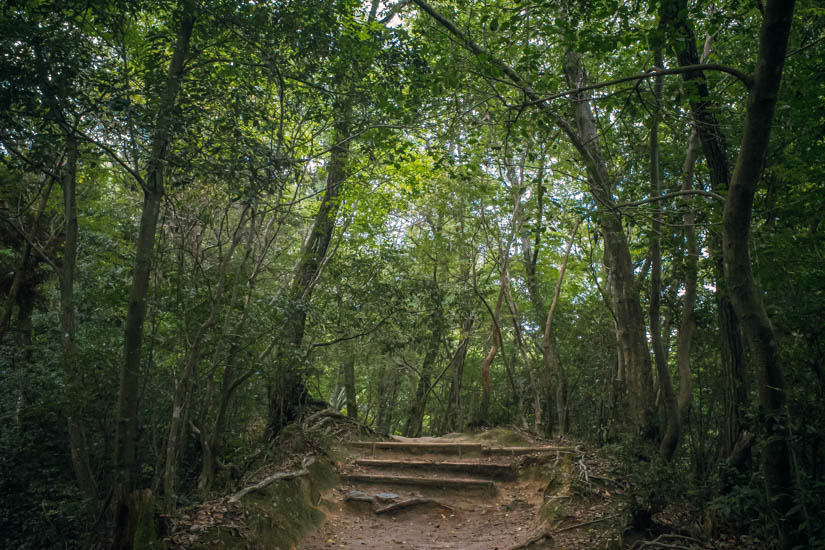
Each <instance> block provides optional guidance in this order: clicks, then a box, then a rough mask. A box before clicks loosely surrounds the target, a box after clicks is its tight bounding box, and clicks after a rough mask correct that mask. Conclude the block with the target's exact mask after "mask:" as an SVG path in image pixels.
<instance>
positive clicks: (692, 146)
mask: <svg viewBox="0 0 825 550" xmlns="http://www.w3.org/2000/svg"><path fill="white" fill-rule="evenodd" d="M698 153H699V134H698V132H697V130H696V126H695V125H694V126H693V129H692V131H691V133H690V139H689V141H688V150H687V153H686V154H685V162H684V165H683V167H682V190H683V191H686V190H688V189H691V188H693V174H694V167H695V165H696V157H697V155H698ZM691 204H692V201H690V200H688V203H687V205H688V206H687V209H686V210H685V213H684V215H683V216H682V220H683V224H684V231H685V252H684V260H685V294H684V296H683V298H682V300H683V302H682V318H681V321H680V323H679V336H678V339H677V344H676V347H677V350H676V365H677V368H678V371H679V395H678V398H677V406H678V408H679V421H680V422H681V423H682V424H684V423H685V422H686V421H687V418H688V414H690V406H691V401H692V399H693V375H692V374H691V371H690V350H691V347H692V343H693V331H694V329H695V327H696V316H695V313H694V307H695V306H696V288H697V281H698V274H699V247H698V245H697V242H696V214H695V213H694V211H693V208H692V206H691Z"/></svg>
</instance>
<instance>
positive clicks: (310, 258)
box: [267, 100, 352, 438]
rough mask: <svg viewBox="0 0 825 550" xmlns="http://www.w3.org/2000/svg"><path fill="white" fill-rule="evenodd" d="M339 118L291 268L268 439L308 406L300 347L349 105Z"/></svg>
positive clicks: (345, 149)
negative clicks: (322, 182)
mask: <svg viewBox="0 0 825 550" xmlns="http://www.w3.org/2000/svg"><path fill="white" fill-rule="evenodd" d="M337 110H338V111H341V115H340V119H339V120H338V122H337V123H336V124H335V131H334V132H333V135H332V139H333V141H334V143H335V145H333V146H332V148H331V149H330V156H329V161H328V162H327V181H326V188H325V189H324V196H323V198H322V199H321V204H320V206H319V207H318V212H317V213H316V215H315V221H314V222H313V225H312V229H311V230H310V232H309V235H308V236H307V239H306V240H305V241H304V245H303V247H302V248H301V255H300V259H299V260H298V264H297V265H296V266H295V271H294V278H293V280H292V285H291V288H290V289H289V296H288V298H287V299H288V304H287V312H286V315H285V318H284V329H283V333H282V335H281V340H282V342H281V344H280V345H279V346H278V349H277V351H276V358H275V380H274V381H271V382H270V384H269V388H268V389H269V423H268V426H267V435H268V436H269V437H270V438H271V437H274V436H276V435H277V434H278V433H279V432H280V431H281V430H282V429H283V428H284V427H285V426H286V425H287V424H289V423H290V422H292V421H293V420H295V419H296V418H297V417H298V415H299V414H300V412H301V410H302V409H303V407H304V406H305V405H306V404H307V403H308V402H309V391H308V390H307V387H306V383H305V382H304V377H303V372H302V365H301V363H302V362H303V352H302V350H301V345H302V343H303V341H304V330H305V329H306V317H307V314H306V308H307V305H308V303H309V300H310V298H311V297H312V292H313V290H314V287H315V283H316V282H317V281H318V278H319V277H320V275H321V270H322V268H323V264H324V258H325V257H326V254H327V249H328V248H329V244H330V242H331V241H332V235H333V232H334V230H335V223H336V221H337V219H338V210H339V203H340V194H341V189H342V186H343V184H344V181H345V179H346V162H347V156H348V154H349V147H350V141H349V139H348V137H349V124H350V120H349V119H350V117H351V111H352V106H351V104H350V103H349V101H348V100H347V101H346V102H345V103H344V105H343V106H341V107H339V109H337Z"/></svg>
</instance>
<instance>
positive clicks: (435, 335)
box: [404, 276, 443, 437]
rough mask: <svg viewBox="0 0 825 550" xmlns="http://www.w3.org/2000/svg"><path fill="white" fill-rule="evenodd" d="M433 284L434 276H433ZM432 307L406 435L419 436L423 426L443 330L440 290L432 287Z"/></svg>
mask: <svg viewBox="0 0 825 550" xmlns="http://www.w3.org/2000/svg"><path fill="white" fill-rule="evenodd" d="M433 279H434V281H433V283H434V284H437V283H436V281H435V276H434V277H433ZM433 302H434V303H433V307H435V312H434V313H433V315H432V318H431V319H430V326H431V327H432V332H431V333H430V339H429V342H428V343H427V351H426V353H425V354H424V361H423V363H422V364H421V370H420V374H419V377H418V384H417V386H416V390H415V395H414V396H413V401H412V405H411V407H410V414H409V417H408V418H407V425H406V428H405V429H404V435H406V436H407V437H421V433H422V430H423V428H424V413H425V411H426V409H427V397H428V396H429V394H430V382H431V380H430V373H431V371H432V367H433V364H434V363H435V360H436V359H437V358H438V350H439V348H440V347H441V334H442V331H443V317H442V315H443V313H442V311H441V308H442V305H441V299H440V292H438V290H437V289H434V300H433Z"/></svg>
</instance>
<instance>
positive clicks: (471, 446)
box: [349, 441, 484, 456]
mask: <svg viewBox="0 0 825 550" xmlns="http://www.w3.org/2000/svg"><path fill="white" fill-rule="evenodd" d="M349 445H350V446H351V447H355V448H359V449H370V450H372V452H373V454H374V453H375V451H378V450H381V451H405V452H409V453H418V454H424V453H452V454H457V455H458V456H463V455H465V454H466V455H472V454H476V455H478V454H481V453H482V452H483V451H484V446H483V445H481V444H480V443H432V442H407V441H352V442H350V443H349Z"/></svg>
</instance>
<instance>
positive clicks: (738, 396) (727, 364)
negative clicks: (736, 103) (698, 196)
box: [660, 0, 747, 456]
mask: <svg viewBox="0 0 825 550" xmlns="http://www.w3.org/2000/svg"><path fill="white" fill-rule="evenodd" d="M687 13H688V7H687V1H686V0H665V1H664V2H662V4H661V6H660V25H661V27H662V28H664V29H665V30H666V31H667V33H668V35H669V38H670V43H671V44H673V45H674V46H675V48H676V57H677V60H678V63H679V65H680V66H681V67H687V66H695V65H699V64H700V63H702V62H704V60H703V59H701V58H700V57H699V53H698V49H697V47H696V34H695V32H694V30H693V26H692V25H691V23H690V20H689V19H688V18H687V15H686V14H687ZM703 57H706V56H703ZM682 78H683V79H684V81H685V82H686V83H688V85H689V86H690V87H691V90H690V92H691V93H690V95H689V97H690V98H691V99H690V107H691V113H692V116H693V120H694V127H695V128H696V131H697V132H698V134H699V139H700V141H701V143H702V150H703V152H704V155H705V160H706V161H707V165H708V171H709V173H710V184H711V189H712V190H713V191H714V192H717V193H720V192H724V191H725V190H727V188H728V184H729V182H730V169H729V167H728V159H727V152H726V150H727V144H726V140H725V134H724V133H723V132H722V129H721V127H720V125H719V122H718V121H717V119H716V113H715V110H714V105H713V102H712V101H711V100H710V92H709V89H708V85H707V80H706V79H705V75H704V73H703V72H702V71H701V70H696V71H690V72H686V73H683V74H682ZM710 253H711V256H712V257H713V258H714V264H715V276H716V306H717V316H718V319H719V336H720V349H721V353H722V364H723V365H724V369H725V374H726V380H727V388H726V394H727V395H726V400H725V413H726V414H725V416H726V418H725V422H724V424H723V426H722V450H723V453H724V454H725V455H726V456H727V455H729V454H730V453H731V452H732V451H733V448H734V446H735V444H736V440H737V439H738V438H739V435H740V433H741V432H742V431H743V430H745V429H747V425H746V423H745V419H744V413H745V409H746V408H747V387H746V384H745V380H746V378H745V354H744V346H743V344H742V337H741V332H740V328H739V323H738V321H737V318H736V314H735V313H734V311H733V304H732V303H731V298H730V296H729V294H728V285H727V283H726V282H725V272H724V266H723V258H722V257H723V252H722V243H721V242H720V239H719V238H718V237H716V236H714V235H711V240H710Z"/></svg>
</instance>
